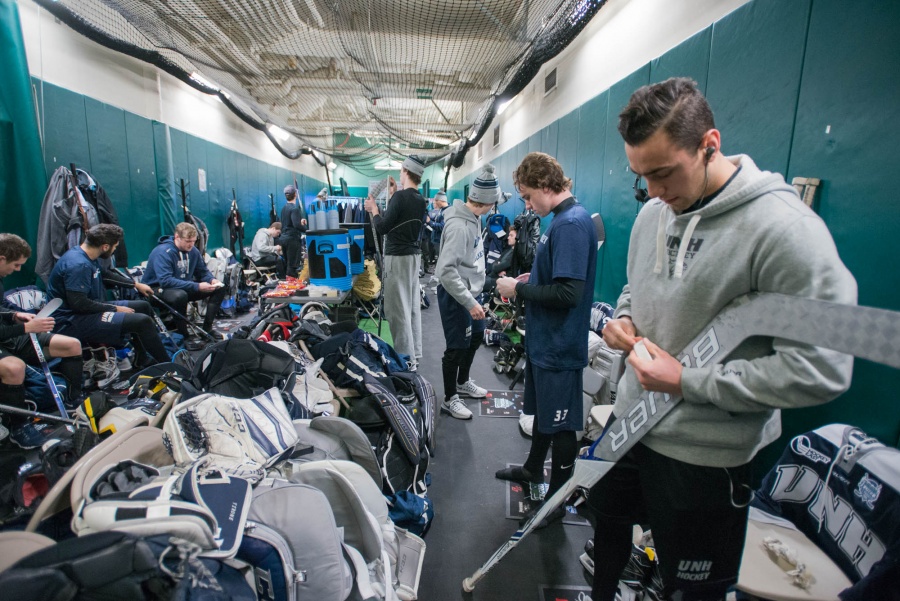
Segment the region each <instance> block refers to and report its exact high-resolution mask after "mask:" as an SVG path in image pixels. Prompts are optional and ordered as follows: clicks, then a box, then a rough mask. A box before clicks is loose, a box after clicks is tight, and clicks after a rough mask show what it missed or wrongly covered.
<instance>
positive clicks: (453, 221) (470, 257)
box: [435, 202, 484, 310]
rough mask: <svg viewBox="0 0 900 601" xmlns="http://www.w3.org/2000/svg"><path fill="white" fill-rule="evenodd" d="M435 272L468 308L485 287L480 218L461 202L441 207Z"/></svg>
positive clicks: (450, 291) (451, 292)
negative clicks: (442, 216) (448, 206)
mask: <svg viewBox="0 0 900 601" xmlns="http://www.w3.org/2000/svg"><path fill="white" fill-rule="evenodd" d="M435 272H436V273H437V274H438V279H439V280H440V282H441V286H443V287H444V290H446V291H447V292H449V293H450V296H452V297H453V298H454V299H456V302H458V303H459V304H461V305H462V306H463V307H465V308H466V309H467V310H468V309H471V308H472V307H474V306H475V305H476V304H477V302H478V301H476V300H475V297H476V296H478V295H479V294H481V289H482V288H483V287H484V245H483V244H482V243H481V220H480V219H479V218H478V217H476V216H475V214H474V213H472V211H470V210H469V207H467V206H466V203H464V202H457V203H455V204H454V205H453V206H452V207H450V208H448V209H447V210H445V211H444V233H443V235H442V236H441V251H440V255H438V262H437V268H436V269H435Z"/></svg>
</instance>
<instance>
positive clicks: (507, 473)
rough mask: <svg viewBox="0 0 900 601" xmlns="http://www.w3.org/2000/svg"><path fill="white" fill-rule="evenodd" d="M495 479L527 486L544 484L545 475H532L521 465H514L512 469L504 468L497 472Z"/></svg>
mask: <svg viewBox="0 0 900 601" xmlns="http://www.w3.org/2000/svg"><path fill="white" fill-rule="evenodd" d="M494 477H495V478H497V479H499V480H508V481H509V482H519V483H525V484H543V483H544V474H543V473H540V474H532V473H531V472H529V471H528V470H526V469H525V468H524V467H522V466H521V465H514V466H512V467H507V468H503V469H502V470H497V473H495V474H494Z"/></svg>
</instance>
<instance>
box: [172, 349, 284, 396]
mask: <svg viewBox="0 0 900 601" xmlns="http://www.w3.org/2000/svg"><path fill="white" fill-rule="evenodd" d="M295 369H296V363H295V361H294V358H293V357H291V355H290V354H288V353H286V352H284V351H282V350H280V349H278V348H275V347H274V346H272V345H271V344H266V343H264V342H259V341H257V340H241V339H230V340H224V341H222V342H218V343H216V344H213V345H211V346H208V347H207V348H206V349H204V350H203V352H201V353H200V355H198V356H197V358H196V360H195V364H194V370H193V373H192V374H191V378H190V380H185V381H184V382H183V385H182V395H183V396H182V398H183V399H190V398H191V397H194V396H196V395H198V394H200V393H201V392H214V393H217V394H221V395H224V396H230V397H237V398H248V397H251V396H253V395H255V394H259V393H260V392H262V391H264V390H268V389H269V388H272V387H273V386H276V387H279V388H281V387H282V386H283V385H284V383H285V381H286V380H287V378H288V376H290V375H291V374H292V373H293V372H294V371H295Z"/></svg>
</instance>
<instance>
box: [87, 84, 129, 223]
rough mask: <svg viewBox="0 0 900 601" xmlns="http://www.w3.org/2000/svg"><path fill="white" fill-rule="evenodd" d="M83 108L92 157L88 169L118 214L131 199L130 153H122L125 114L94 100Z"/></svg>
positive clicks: (123, 151) (123, 150)
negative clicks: (121, 205)
mask: <svg viewBox="0 0 900 601" xmlns="http://www.w3.org/2000/svg"><path fill="white" fill-rule="evenodd" d="M84 108H85V121H86V122H87V128H88V129H87V131H88V141H89V143H88V148H89V150H90V154H91V161H90V165H91V168H90V169H87V168H86V169H87V171H89V172H90V173H91V175H93V176H94V179H96V180H97V182H98V183H99V184H100V185H101V186H103V189H104V190H106V193H107V194H108V195H109V198H110V199H111V200H112V202H113V205H114V206H115V207H116V208H117V211H118V210H119V206H120V203H122V202H123V201H126V202H127V200H128V199H130V198H131V182H130V178H129V177H128V153H127V152H126V151H125V149H123V146H124V141H125V111H123V110H122V109H119V108H116V107H114V106H110V105H108V104H103V103H101V102H97V101H96V100H94V99H93V98H85V99H84Z"/></svg>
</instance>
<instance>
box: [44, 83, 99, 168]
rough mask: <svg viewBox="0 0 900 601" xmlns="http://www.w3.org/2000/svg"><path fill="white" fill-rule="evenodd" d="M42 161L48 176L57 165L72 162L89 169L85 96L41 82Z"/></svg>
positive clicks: (65, 164) (89, 157)
mask: <svg viewBox="0 0 900 601" xmlns="http://www.w3.org/2000/svg"><path fill="white" fill-rule="evenodd" d="M43 95H44V102H43V109H44V114H43V122H44V164H45V165H46V166H47V176H48V177H49V176H50V174H52V173H53V172H54V171H56V169H57V168H58V167H60V166H66V167H68V166H69V163H75V165H76V166H77V167H81V168H82V169H86V170H87V171H91V152H90V148H89V141H88V132H87V121H86V119H85V114H84V98H85V97H84V96H82V95H80V94H76V93H74V92H70V91H69V90H65V89H63V88H59V87H57V86H51V85H47V84H45V85H44V89H43Z"/></svg>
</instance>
